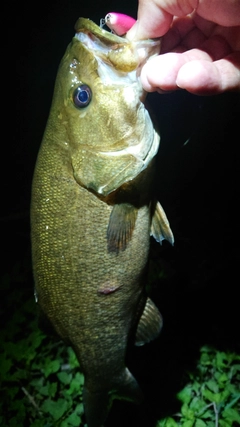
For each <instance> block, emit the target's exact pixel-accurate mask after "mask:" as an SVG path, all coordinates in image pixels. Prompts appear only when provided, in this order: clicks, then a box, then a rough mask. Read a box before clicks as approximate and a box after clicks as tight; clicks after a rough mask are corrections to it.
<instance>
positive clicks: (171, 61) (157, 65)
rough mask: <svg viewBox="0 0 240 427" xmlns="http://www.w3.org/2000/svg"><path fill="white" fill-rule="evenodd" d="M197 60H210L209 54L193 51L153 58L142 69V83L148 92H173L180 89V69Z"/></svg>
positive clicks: (171, 53)
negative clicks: (178, 81) (178, 78)
mask: <svg viewBox="0 0 240 427" xmlns="http://www.w3.org/2000/svg"><path fill="white" fill-rule="evenodd" d="M195 59H202V60H203V59H205V60H210V58H209V56H208V54H207V53H204V52H201V51H198V50H197V49H193V50H191V51H188V52H185V53H183V54H181V53H173V52H170V53H166V54H163V55H159V56H156V57H153V58H151V59H150V60H149V61H148V62H147V63H146V64H145V65H144V66H143V68H142V71H141V81H142V85H143V88H144V89H145V90H146V91H147V92H154V91H156V90H159V89H161V90H163V91H171V90H176V89H178V88H179V87H178V85H177V83H176V79H177V76H178V72H179V70H180V68H181V67H182V66H183V65H185V64H186V63H187V62H189V61H191V60H195Z"/></svg>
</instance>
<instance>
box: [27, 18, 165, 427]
mask: <svg viewBox="0 0 240 427" xmlns="http://www.w3.org/2000/svg"><path fill="white" fill-rule="evenodd" d="M77 31H78V32H79V33H80V37H78V35H77V36H76V37H74V39H73V41H72V43H71V44H70V46H69V47H68V49H67V51H66V54H65V56H64V58H63V60H62V62H61V64H60V67H59V71H58V76H57V79H56V84H55V90H54V97H53V102H52V107H51V111H50V115H49V119H48V123H47V126H46V130H45V134H44V138H43V141H42V145H41V148H40V151H39V155H38V159H37V163H36V167H35V172H34V178H33V186H32V202H31V230H32V231H31V235H32V258H33V270H34V279H35V287H36V294H37V298H38V303H39V305H40V307H41V309H42V311H43V312H44V313H45V315H46V316H47V318H48V319H49V320H50V322H51V323H52V324H53V326H54V328H55V330H56V331H57V333H58V334H59V335H60V337H62V338H63V339H65V340H67V341H70V343H71V344H72V346H73V348H74V350H75V352H76V354H77V357H78V359H79V362H80V368H81V370H82V371H83V373H84V376H85V384H84V394H83V399H84V407H85V413H86V418H87V422H88V426H89V427H100V426H101V425H102V424H103V422H104V420H105V419H106V417H107V414H108V410H109V407H110V404H111V401H112V399H113V398H114V397H122V398H125V399H130V400H132V401H135V402H138V401H140V400H141V398H142V394H141V391H140V389H139V387H138V385H137V382H136V380H135V379H134V378H133V376H132V375H131V373H130V372H129V371H128V369H127V368H126V366H125V358H126V351H127V348H128V345H129V343H130V342H134V340H135V342H136V344H137V345H141V344H143V343H145V342H148V341H149V340H150V339H153V338H154V337H156V336H157V335H158V333H159V331H160V329H161V323H162V319H161V315H160V313H159V312H158V310H157V309H156V307H155V306H154V304H153V303H152V302H151V301H150V300H149V299H148V298H147V295H146V292H145V284H146V274H147V263H148V252H149V240H150V235H153V236H154V237H155V238H156V239H157V240H159V241H161V240H162V239H163V238H168V240H170V241H171V242H173V238H172V234H171V230H170V228H169V224H168V221H167V219H166V217H165V216H164V212H163V210H162V208H161V206H160V204H159V203H158V202H155V201H154V198H153V195H152V181H153V179H154V156H155V154H156V152H157V150H158V145H159V137H158V135H157V133H156V132H155V131H154V129H153V126H152V122H151V120H150V117H149V115H148V112H147V111H146V109H145V107H144V105H143V103H142V101H141V98H142V96H143V93H142V90H141V86H140V83H139V81H138V78H137V76H136V70H137V69H138V67H139V63H141V61H143V58H142V57H141V55H142V53H141V49H140V53H139V52H137V53H136V51H135V50H134V49H135V47H132V45H131V44H130V43H129V42H127V41H126V40H125V39H122V38H120V37H117V36H114V35H112V34H110V33H107V32H105V31H103V30H101V29H99V28H98V27H97V26H96V25H95V24H94V23H92V22H91V21H88V20H85V19H80V20H79V21H78V22H77ZM147 46H148V45H147ZM149 46H150V48H149V49H150V51H151V46H152V45H151V43H150V44H149ZM154 46H155V45H154ZM144 49H145V50H146V49H147V48H146V47H144ZM154 49H155V47H154ZM129 52H130V53H129ZM146 55H147V54H146ZM134 73H135V74H134ZM79 88H80V91H82V93H81V94H80V95H78V90H79ZM88 97H90V98H88ZM89 99H90V101H89ZM82 104H84V105H82Z"/></svg>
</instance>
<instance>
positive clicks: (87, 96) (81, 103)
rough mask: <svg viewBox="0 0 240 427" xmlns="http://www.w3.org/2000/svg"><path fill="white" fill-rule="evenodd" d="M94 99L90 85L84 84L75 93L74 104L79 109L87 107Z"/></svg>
mask: <svg viewBox="0 0 240 427" xmlns="http://www.w3.org/2000/svg"><path fill="white" fill-rule="evenodd" d="M91 99H92V91H91V89H90V87H89V86H88V85H85V84H82V85H80V86H78V87H77V88H76V89H75V90H74V92H73V102H74V104H75V105H76V107H78V108H84V107H87V105H88V104H90V102H91Z"/></svg>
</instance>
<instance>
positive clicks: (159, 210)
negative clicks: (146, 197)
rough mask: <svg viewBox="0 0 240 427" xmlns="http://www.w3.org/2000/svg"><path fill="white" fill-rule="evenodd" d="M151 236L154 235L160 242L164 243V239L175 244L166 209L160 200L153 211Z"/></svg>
mask: <svg viewBox="0 0 240 427" xmlns="http://www.w3.org/2000/svg"><path fill="white" fill-rule="evenodd" d="M150 236H153V237H154V239H155V240H156V241H157V242H159V243H160V244H162V241H163V240H164V239H165V240H167V241H168V242H169V243H171V245H173V244H174V236H173V232H172V230H171V228H170V224H169V221H168V219H167V216H166V214H165V212H164V209H163V207H162V206H161V204H160V203H159V202H157V203H156V206H155V210H154V213H153V217H152V224H151V231H150Z"/></svg>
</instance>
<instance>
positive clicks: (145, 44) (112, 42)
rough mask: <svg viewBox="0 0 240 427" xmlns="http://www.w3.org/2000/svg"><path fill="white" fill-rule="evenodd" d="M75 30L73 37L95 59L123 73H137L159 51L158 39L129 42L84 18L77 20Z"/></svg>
mask: <svg viewBox="0 0 240 427" xmlns="http://www.w3.org/2000/svg"><path fill="white" fill-rule="evenodd" d="M75 30H76V34H75V37H76V38H77V39H78V40H80V42H81V43H82V44H83V45H85V46H86V47H87V48H88V49H89V50H92V51H94V55H95V56H96V57H97V58H99V59H101V60H103V61H104V62H106V63H107V64H111V65H112V66H113V67H114V68H115V70H117V71H121V72H125V73H129V72H131V71H133V70H135V71H136V70H138V71H139V69H140V68H142V66H143V65H144V63H145V62H146V61H147V59H148V58H149V57H152V56H155V55H158V54H159V51H160V39H148V40H139V41H129V40H128V39H126V38H124V37H120V36H117V35H116V34H113V33H110V32H109V31H106V30H104V29H103V28H100V27H99V26H98V25H97V24H95V23H94V22H93V21H91V20H90V19H86V18H79V19H78V20H77V22H76V24H75Z"/></svg>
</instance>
